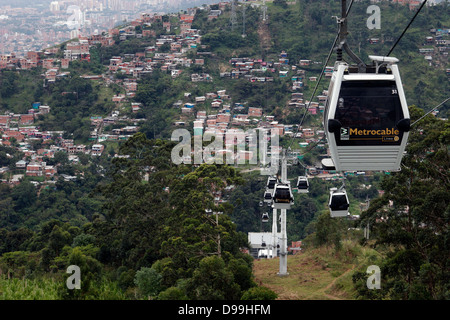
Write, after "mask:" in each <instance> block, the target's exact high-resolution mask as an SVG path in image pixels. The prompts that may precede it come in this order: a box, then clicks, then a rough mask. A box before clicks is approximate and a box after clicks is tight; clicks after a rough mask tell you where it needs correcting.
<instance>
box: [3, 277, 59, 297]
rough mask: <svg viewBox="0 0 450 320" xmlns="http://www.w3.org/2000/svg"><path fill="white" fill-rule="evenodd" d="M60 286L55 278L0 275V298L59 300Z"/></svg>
mask: <svg viewBox="0 0 450 320" xmlns="http://www.w3.org/2000/svg"><path fill="white" fill-rule="evenodd" d="M59 286H60V283H59V282H58V281H56V280H54V279H36V280H30V279H23V280H22V279H17V278H12V279H6V278H5V277H0V300H57V299H58V287H59Z"/></svg>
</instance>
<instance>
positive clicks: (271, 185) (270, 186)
mask: <svg viewBox="0 0 450 320" xmlns="http://www.w3.org/2000/svg"><path fill="white" fill-rule="evenodd" d="M276 183H277V178H275V177H269V178H267V184H266V189H267V190H268V191H269V192H273V190H274V189H275V184H276Z"/></svg>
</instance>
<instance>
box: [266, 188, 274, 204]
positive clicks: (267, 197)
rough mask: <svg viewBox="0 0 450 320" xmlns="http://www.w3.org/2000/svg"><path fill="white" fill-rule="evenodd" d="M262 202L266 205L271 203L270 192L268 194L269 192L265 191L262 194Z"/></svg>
mask: <svg viewBox="0 0 450 320" xmlns="http://www.w3.org/2000/svg"><path fill="white" fill-rule="evenodd" d="M264 202H266V203H271V202H272V192H270V191H269V190H266V191H265V192H264Z"/></svg>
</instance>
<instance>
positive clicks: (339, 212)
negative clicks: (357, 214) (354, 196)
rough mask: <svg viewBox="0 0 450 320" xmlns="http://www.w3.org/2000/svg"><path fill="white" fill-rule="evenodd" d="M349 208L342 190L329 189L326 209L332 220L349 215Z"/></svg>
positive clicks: (345, 193) (345, 194)
mask: <svg viewBox="0 0 450 320" xmlns="http://www.w3.org/2000/svg"><path fill="white" fill-rule="evenodd" d="M349 206H350V202H349V201H348V196H347V192H346V191H345V189H344V188H340V189H337V188H331V189H330V198H329V202H328V207H329V208H330V216H331V217H332V218H335V217H346V216H348V215H349V214H350V213H349V212H348V208H349Z"/></svg>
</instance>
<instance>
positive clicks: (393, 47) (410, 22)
mask: <svg viewBox="0 0 450 320" xmlns="http://www.w3.org/2000/svg"><path fill="white" fill-rule="evenodd" d="M426 2H427V0H425V1H423V2H422V4H421V5H420V7H419V9H418V10H417V11H416V14H415V15H414V16H413V17H412V19H411V20H410V21H409V23H408V25H407V26H406V28H405V29H404V30H403V32H402V34H401V35H400V37H399V38H398V39H397V41H396V42H395V43H394V45H393V46H392V48H391V50H389V52H388V54H387V55H386V57H389V56H390V55H391V53H392V51H394V49H395V47H396V46H397V44H398V43H399V42H400V40H401V39H402V38H403V36H404V35H405V33H406V31H407V30H408V29H409V27H410V26H411V24H412V23H413V21H414V19H415V18H416V17H417V15H418V14H419V12H420V11H421V10H422V8H423V7H424V5H425V3H426Z"/></svg>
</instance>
